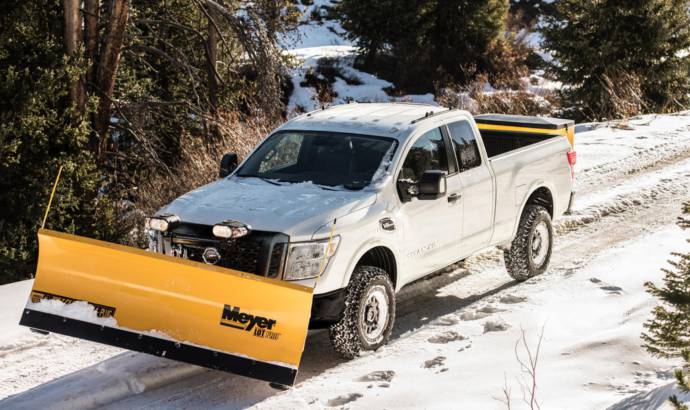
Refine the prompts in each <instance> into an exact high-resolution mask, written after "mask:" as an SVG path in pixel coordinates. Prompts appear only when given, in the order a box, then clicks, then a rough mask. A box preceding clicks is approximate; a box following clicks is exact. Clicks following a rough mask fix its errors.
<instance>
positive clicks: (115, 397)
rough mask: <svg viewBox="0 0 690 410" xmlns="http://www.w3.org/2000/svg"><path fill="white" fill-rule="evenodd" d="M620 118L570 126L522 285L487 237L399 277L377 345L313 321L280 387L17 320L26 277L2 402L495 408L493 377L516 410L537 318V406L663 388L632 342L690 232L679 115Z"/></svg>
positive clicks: (7, 300) (688, 136)
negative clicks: (563, 195) (568, 192)
mask: <svg viewBox="0 0 690 410" xmlns="http://www.w3.org/2000/svg"><path fill="white" fill-rule="evenodd" d="M631 128H633V129H632V130H621V129H613V128H609V127H603V126H602V127H599V128H596V129H593V130H590V131H587V132H583V133H579V134H577V136H576V148H577V151H578V161H579V163H578V171H577V178H578V193H579V196H578V201H577V205H576V208H575V212H574V214H573V215H572V216H569V217H567V218H565V219H563V220H561V221H559V222H558V223H557V224H556V232H557V233H558V237H557V242H556V248H555V250H554V257H553V262H552V265H551V268H550V269H549V271H548V272H547V273H546V274H545V275H543V276H541V277H538V278H534V279H532V280H529V281H527V282H525V283H522V284H517V283H516V282H513V281H511V280H510V278H509V277H508V276H507V275H506V274H505V272H504V269H503V266H502V262H501V255H500V252H499V251H497V250H495V249H492V250H488V251H486V252H484V253H482V254H480V255H477V256H475V257H473V258H471V259H470V260H468V261H467V262H466V265H465V267H460V268H455V269H451V270H450V272H449V273H445V274H442V275H439V276H436V277H434V278H432V279H429V280H425V281H422V282H419V283H416V284H414V285H411V286H409V287H408V288H406V289H404V290H403V291H402V293H401V295H400V298H399V307H398V318H397V319H396V325H395V330H394V336H393V340H392V341H391V343H390V345H389V346H386V347H384V348H383V349H381V350H379V351H378V352H376V353H374V354H371V355H369V356H367V357H362V358H359V359H357V360H354V361H351V362H347V363H344V362H341V361H340V360H338V359H337V357H336V356H335V354H334V352H333V351H332V350H331V348H330V346H329V343H328V340H327V335H326V333H325V332H312V333H311V334H310V337H309V339H308V341H307V347H306V351H305V354H304V357H303V362H302V365H301V367H300V374H299V384H298V385H297V387H296V388H293V389H291V390H290V391H287V392H278V391H276V390H273V389H271V388H270V387H269V386H268V385H267V384H266V383H262V382H258V381H255V380H250V379H246V378H241V377H237V376H233V375H229V374H224V373H219V372H214V371H209V370H205V369H201V368H197V367H194V366H189V365H184V364H177V363H173V362H169V361H166V360H163V359H159V358H154V357H149V356H146V355H142V354H136V353H130V352H126V353H123V352H122V351H121V350H118V349H114V348H109V347H104V346H100V345H96V344H92V343H88V342H82V341H76V340H74V339H70V338H66V337H61V336H56V335H50V336H48V337H41V336H38V335H33V334H30V333H28V332H27V331H26V330H24V329H21V328H19V327H18V326H16V325H14V323H16V320H18V316H19V313H20V312H21V307H22V305H23V301H24V300H25V298H26V295H27V293H28V289H29V287H30V284H29V283H28V282H24V283H19V284H13V285H8V286H2V287H0V304H1V306H0V307H1V308H2V309H1V310H0V315H2V316H0V329H2V334H1V335H0V397H3V396H7V397H6V398H5V399H3V400H0V408H13V409H14V408H17V409H18V408H31V409H33V408H76V407H95V406H105V405H107V407H108V408H112V409H119V408H132V407H147V408H197V407H203V408H242V407H249V406H252V405H256V406H258V407H261V408H285V407H290V408H292V407H297V406H299V407H306V406H311V407H314V408H322V407H327V406H333V407H339V406H347V407H351V408H371V407H374V408H381V407H427V408H429V407H432V408H433V407H435V408H440V407H449V406H457V405H458V404H459V403H463V407H467V408H505V405H504V404H503V403H501V402H500V399H501V397H502V389H503V388H504V384H507V385H508V387H509V388H510V389H511V398H512V401H513V408H520V405H521V404H522V403H521V400H522V393H521V385H520V381H521V380H522V379H521V377H522V376H521V373H520V371H519V366H518V363H517V360H516V358H515V352H514V346H515V342H516V341H517V340H518V338H519V337H520V335H521V329H524V330H525V333H526V336H527V340H528V343H529V345H530V346H531V347H534V345H535V343H536V339H537V338H538V335H539V332H540V331H541V329H542V327H543V328H544V344H543V347H542V356H541V358H540V377H541V379H540V384H539V393H538V397H539V398H540V400H541V404H542V408H573V409H580V408H607V407H609V406H616V405H617V403H618V406H619V407H617V408H625V407H620V406H621V403H626V405H629V404H630V403H633V402H634V400H638V401H639V400H648V402H653V401H654V400H658V396H657V395H656V394H657V393H656V392H660V391H662V390H663V386H665V385H667V384H669V383H670V382H671V380H670V379H669V377H670V373H669V371H670V369H671V362H668V361H663V360H658V359H653V358H650V357H649V356H647V354H646V353H644V351H643V350H642V349H641V348H640V347H639V345H640V340H639V334H640V331H641V330H642V327H641V324H642V323H643V322H644V320H645V319H646V317H647V316H648V313H649V310H650V309H651V307H652V306H653V304H654V301H653V300H651V299H650V298H649V296H648V295H647V294H646V293H645V292H644V290H643V286H642V285H643V283H644V282H645V281H646V280H654V281H658V280H659V279H660V278H661V272H660V268H661V267H663V266H665V261H666V259H668V256H669V253H670V252H671V251H673V250H681V249H687V247H688V245H687V244H685V243H684V240H683V239H684V238H685V237H687V233H682V232H680V230H679V229H678V228H676V227H675V226H673V222H674V221H675V219H676V216H677V215H678V213H679V210H680V206H681V203H682V202H683V201H684V200H687V199H688V198H690V113H686V115H682V116H646V117H642V118H640V119H637V120H633V121H631ZM522 353H523V354H524V352H522ZM375 371H379V372H378V373H374V374H373V375H371V373H372V372H375ZM367 375H369V376H367ZM504 380H505V381H504ZM655 388H660V389H659V390H654V389H655ZM635 394H639V396H638V397H637V398H631V396H633V395H635ZM659 394H660V393H659ZM689 399H690V398H689ZM626 400H627V401H626ZM640 408H656V407H650V406H646V407H640Z"/></svg>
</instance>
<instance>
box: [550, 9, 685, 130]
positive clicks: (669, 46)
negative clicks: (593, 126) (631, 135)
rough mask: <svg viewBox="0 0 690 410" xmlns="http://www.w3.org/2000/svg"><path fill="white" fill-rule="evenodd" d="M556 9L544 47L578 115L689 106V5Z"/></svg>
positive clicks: (628, 112)
mask: <svg viewBox="0 0 690 410" xmlns="http://www.w3.org/2000/svg"><path fill="white" fill-rule="evenodd" d="M555 8H556V11H555V14H554V15H553V16H550V17H546V18H545V25H544V27H543V29H542V32H543V35H544V47H545V49H547V50H548V51H550V52H551V54H552V55H553V58H554V60H553V63H552V64H551V67H550V68H551V71H552V72H553V73H554V74H555V75H556V77H557V78H558V79H559V80H560V81H561V82H563V83H564V84H565V85H566V88H564V99H565V101H566V103H568V104H570V105H571V107H572V108H573V109H574V110H575V111H576V115H577V116H579V117H584V118H588V119H599V118H602V117H609V118H611V117H612V116H620V115H630V114H635V113H636V112H635V111H648V112H662V111H663V112H665V111H671V110H677V109H680V108H681V107H683V106H685V104H687V103H688V102H689V100H688V93H689V92H690V56H689V55H688V49H690V17H689V15H688V3H687V1H686V0H636V1H627V2H620V1H615V0H557V1H556V2H555ZM621 100H622V101H621ZM626 100H627V103H626ZM624 107H628V108H627V109H626V108H624Z"/></svg>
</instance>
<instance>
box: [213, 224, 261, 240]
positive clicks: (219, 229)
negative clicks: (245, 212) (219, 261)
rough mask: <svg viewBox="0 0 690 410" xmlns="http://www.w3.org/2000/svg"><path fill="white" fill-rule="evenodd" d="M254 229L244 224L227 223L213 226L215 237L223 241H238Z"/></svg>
mask: <svg viewBox="0 0 690 410" xmlns="http://www.w3.org/2000/svg"><path fill="white" fill-rule="evenodd" d="M251 230H252V228H251V227H250V226H249V225H245V224H243V223H242V222H237V221H225V222H222V223H219V224H217V225H213V236H215V237H218V238H223V239H230V238H232V239H236V238H241V237H243V236H245V235H247V234H248V233H249V232H250V231H251Z"/></svg>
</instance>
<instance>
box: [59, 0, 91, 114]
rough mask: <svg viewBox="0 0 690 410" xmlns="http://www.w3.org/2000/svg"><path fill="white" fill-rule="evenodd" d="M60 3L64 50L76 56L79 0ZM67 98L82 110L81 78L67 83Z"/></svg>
mask: <svg viewBox="0 0 690 410" xmlns="http://www.w3.org/2000/svg"><path fill="white" fill-rule="evenodd" d="M62 5H63V9H64V13H65V21H64V23H65V34H64V37H65V38H64V41H65V51H66V52H67V55H68V56H69V57H70V58H74V57H75V56H77V53H78V52H79V47H80V46H81V42H82V32H81V15H80V14H79V0H63V2H62ZM69 98H70V103H71V104H72V105H74V106H76V107H77V109H78V110H79V112H84V105H85V103H86V91H85V89H84V79H83V78H79V79H78V80H76V81H75V82H74V83H72V84H70V85H69Z"/></svg>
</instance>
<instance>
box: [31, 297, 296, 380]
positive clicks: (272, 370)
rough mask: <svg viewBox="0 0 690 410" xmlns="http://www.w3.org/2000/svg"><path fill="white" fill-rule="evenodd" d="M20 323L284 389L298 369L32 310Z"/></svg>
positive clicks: (293, 378)
mask: <svg viewBox="0 0 690 410" xmlns="http://www.w3.org/2000/svg"><path fill="white" fill-rule="evenodd" d="M19 324H20V325H23V326H28V327H30V328H34V329H39V330H43V331H47V332H54V333H59V334H62V335H67V336H73V337H77V338H80V339H85V340H90V341H92V342H98V343H103V344H107V345H111V346H115V347H121V348H123V349H128V350H134V351H137V352H142V353H148V354H151V355H154V356H159V357H164V358H166V359H171V360H176V361H178V362H184V363H189V364H194V365H198V366H203V367H206V368H209V369H213V370H221V371H224V372H229V373H235V374H239V375H241V376H246V377H251V378H254V379H259V380H265V381H268V382H271V383H278V384H282V385H286V386H292V385H293V384H294V383H295V377H296V376H297V370H296V369H293V368H291V367H284V366H280V365H277V364H272V363H267V362H262V361H258V360H252V359H248V358H245V357H240V356H235V355H232V354H228V353H223V352H219V351H217V350H212V349H205V348H202V347H198V346H192V345H188V344H184V343H182V342H174V341H170V340H165V339H160V338H157V337H153V336H149V335H145V334H141V333H136V332H132V331H129V330H123V329H117V328H113V327H108V326H101V325H97V324H94V323H90V322H84V321H81V320H76V319H69V318H65V317H62V316H58V315H54V314H51V313H45V312H39V311H36V310H32V309H24V313H23V314H22V318H21V320H20V321H19Z"/></svg>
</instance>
